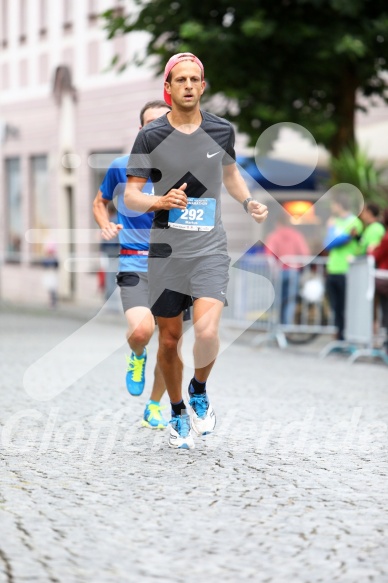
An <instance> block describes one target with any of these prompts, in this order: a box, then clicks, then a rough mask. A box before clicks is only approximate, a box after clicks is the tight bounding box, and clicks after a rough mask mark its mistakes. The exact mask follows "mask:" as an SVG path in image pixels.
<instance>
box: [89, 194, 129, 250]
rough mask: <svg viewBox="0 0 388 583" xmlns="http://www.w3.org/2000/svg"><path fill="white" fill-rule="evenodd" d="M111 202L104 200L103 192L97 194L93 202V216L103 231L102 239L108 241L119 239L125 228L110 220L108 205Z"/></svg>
mask: <svg viewBox="0 0 388 583" xmlns="http://www.w3.org/2000/svg"><path fill="white" fill-rule="evenodd" d="M109 202H110V201H109V200H107V199H105V198H103V196H102V192H101V190H99V191H98V192H97V194H96V198H95V199H94V201H93V215H94V219H95V221H96V223H97V224H98V226H99V227H100V229H101V237H102V238H103V239H105V240H106V241H109V240H110V239H114V238H115V237H117V234H118V232H119V231H120V230H121V229H122V228H123V226H122V225H116V223H112V222H111V221H110V220H109V212H108V208H107V207H108V204H109Z"/></svg>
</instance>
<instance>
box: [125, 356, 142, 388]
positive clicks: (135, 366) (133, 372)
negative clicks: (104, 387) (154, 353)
mask: <svg viewBox="0 0 388 583" xmlns="http://www.w3.org/2000/svg"><path fill="white" fill-rule="evenodd" d="M125 357H126V359H127V376H126V379H125V380H126V383H127V389H128V391H129V393H131V395H133V396H134V397H138V396H139V395H141V394H142V392H143V391H144V385H145V366H146V362H147V350H146V349H144V352H143V354H142V355H141V356H136V354H135V353H134V352H132V354H131V356H127V355H125Z"/></svg>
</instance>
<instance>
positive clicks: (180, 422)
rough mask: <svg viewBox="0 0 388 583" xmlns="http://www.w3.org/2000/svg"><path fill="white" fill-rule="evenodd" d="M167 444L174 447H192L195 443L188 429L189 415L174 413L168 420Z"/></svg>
mask: <svg viewBox="0 0 388 583" xmlns="http://www.w3.org/2000/svg"><path fill="white" fill-rule="evenodd" d="M170 425H171V427H170V439H169V442H168V445H169V446H170V447H175V448H176V449H194V448H195V443H194V439H193V436H192V434H191V430H190V417H189V416H188V415H187V414H182V415H175V416H173V417H172V418H171V421H170Z"/></svg>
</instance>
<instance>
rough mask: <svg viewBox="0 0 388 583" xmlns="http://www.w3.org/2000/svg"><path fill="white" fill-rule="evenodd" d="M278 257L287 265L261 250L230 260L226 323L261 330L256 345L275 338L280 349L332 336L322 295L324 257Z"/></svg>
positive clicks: (324, 294) (325, 299)
mask: <svg viewBox="0 0 388 583" xmlns="http://www.w3.org/2000/svg"><path fill="white" fill-rule="evenodd" d="M232 259H233V258H232ZM281 259H282V263H283V264H285V265H286V266H289V267H286V268H284V267H282V264H281V263H280V262H279V261H277V260H276V259H275V258H274V257H271V256H267V255H260V254H258V255H252V256H249V255H248V256H245V257H244V258H241V259H238V260H237V261H235V262H233V261H232V269H231V270H230V283H229V287H228V303H229V309H228V312H229V314H228V317H227V320H226V322H227V324H229V325H232V326H238V327H241V328H242V329H244V330H245V329H247V328H250V329H251V330H257V331H258V332H259V331H260V332H264V334H262V333H261V334H258V335H257V336H256V337H255V339H254V341H253V342H254V343H255V344H259V343H261V342H265V341H267V340H270V339H274V340H276V342H277V343H278V344H279V346H281V347H284V346H286V345H287V342H295V343H302V342H308V341H309V340H312V339H313V338H314V337H315V336H316V335H317V334H333V333H334V332H335V327H334V324H333V315H332V314H331V312H330V309H329V303H328V300H327V297H326V293H325V272H326V263H327V258H325V257H314V256H311V257H299V256H298V257H295V256H287V257H285V256H284V257H282V258H281Z"/></svg>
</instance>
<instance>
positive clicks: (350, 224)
mask: <svg viewBox="0 0 388 583" xmlns="http://www.w3.org/2000/svg"><path fill="white" fill-rule="evenodd" d="M331 213H332V217H331V218H330V219H329V221H328V224H327V227H328V228H327V234H326V238H325V241H324V247H325V249H326V251H328V255H329V257H328V262H327V280H326V289H327V295H328V298H329V302H330V306H331V308H332V310H333V312H334V323H335V326H336V328H337V340H344V330H345V298H346V274H347V272H348V270H349V257H351V256H354V255H356V253H357V250H358V242H357V240H356V239H355V236H357V235H360V234H361V233H362V229H363V225H362V222H361V221H360V219H359V218H358V217H356V215H354V214H353V213H352V211H351V207H350V201H349V198H348V197H347V196H346V194H345V193H343V194H339V195H337V196H336V198H335V199H333V200H332V203H331Z"/></svg>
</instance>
